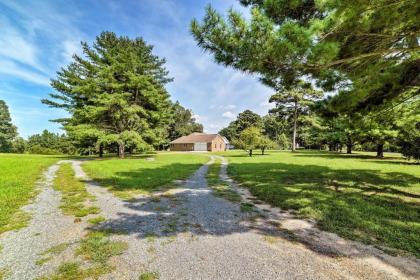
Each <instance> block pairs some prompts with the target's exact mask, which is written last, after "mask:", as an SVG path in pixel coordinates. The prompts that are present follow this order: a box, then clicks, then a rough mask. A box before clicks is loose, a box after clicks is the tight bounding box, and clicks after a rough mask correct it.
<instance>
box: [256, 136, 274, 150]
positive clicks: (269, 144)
mask: <svg viewBox="0 0 420 280" xmlns="http://www.w3.org/2000/svg"><path fill="white" fill-rule="evenodd" d="M277 146H278V145H277V143H276V142H274V141H273V140H271V139H270V138H268V137H267V136H265V135H261V136H260V140H259V143H258V148H259V149H261V154H262V155H264V153H265V150H267V149H274V148H276V147H277Z"/></svg>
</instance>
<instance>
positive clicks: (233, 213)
mask: <svg viewBox="0 0 420 280" xmlns="http://www.w3.org/2000/svg"><path fill="white" fill-rule="evenodd" d="M196 167H197V165H194V164H191V165H189V164H171V165H167V166H164V167H160V168H155V169H142V170H137V171H130V172H120V173H118V174H117V176H118V186H119V187H118V188H119V189H120V190H129V189H137V188H142V182H143V183H144V182H147V183H148V184H149V186H156V187H158V186H160V185H162V184H161V183H162V180H163V181H166V180H167V179H168V176H172V175H171V174H172V173H173V172H178V173H179V170H181V169H182V170H190V169H195V168H196ZM207 169H208V166H202V167H201V168H200V169H199V170H198V171H197V172H196V173H195V175H194V176H193V177H191V178H189V179H188V180H187V181H186V184H185V186H183V187H182V188H181V189H179V190H178V191H176V192H174V193H169V194H160V195H157V196H156V197H152V198H149V197H140V198H136V199H132V200H128V201H124V202H122V203H123V204H124V208H125V209H126V211H124V212H119V213H118V215H117V217H115V218H113V219H110V220H107V221H105V222H104V223H101V224H100V225H97V226H95V227H94V228H95V229H100V230H111V231H119V232H122V233H125V234H130V235H134V236H136V237H138V238H139V239H154V238H162V237H166V238H168V237H169V238H170V237H173V238H175V237H176V236H177V235H179V234H190V235H215V236H223V235H230V234H234V233H243V232H248V231H250V230H252V231H258V232H259V233H260V234H263V235H268V236H273V237H280V238H285V239H288V240H291V241H294V242H299V243H301V244H303V245H305V246H306V247H307V248H309V249H311V250H313V251H315V252H317V253H319V254H323V255H327V256H333V257H334V256H343V253H342V252H341V251H337V250H336V248H337V247H340V246H342V244H339V243H334V244H328V245H325V244H323V246H320V244H319V242H317V241H316V238H315V239H314V240H308V239H306V238H304V239H302V238H299V237H297V235H295V232H293V231H288V230H284V229H283V230H279V229H278V228H276V227H274V228H273V227H270V226H268V225H258V226H254V227H250V226H249V224H248V225H246V224H243V223H241V221H244V220H247V219H249V218H253V217H257V216H258V215H259V214H257V213H255V212H251V213H243V212H241V210H240V208H241V207H240V204H232V203H230V202H227V201H225V200H223V199H219V198H215V197H214V196H213V195H212V194H211V191H210V190H209V189H208V188H207V186H206V184H205V182H204V183H203V180H202V178H203V177H204V176H205V174H206V172H207ZM229 170H230V173H231V174H232V175H233V177H234V178H236V179H237V180H238V181H240V182H242V183H243V184H244V185H245V186H246V187H248V188H249V189H250V190H251V192H252V193H253V194H254V195H255V196H256V197H258V198H259V199H261V200H263V201H266V202H269V203H270V204H272V205H274V206H278V207H280V208H283V209H292V210H295V211H296V212H297V214H298V215H300V216H302V217H311V218H314V219H316V220H317V222H318V225H319V226H320V228H321V229H324V230H326V231H330V232H334V233H337V234H338V235H340V236H342V237H345V238H349V239H356V240H360V241H363V242H364V243H368V244H373V245H385V246H388V247H390V248H395V249H398V250H401V251H400V253H401V252H410V253H412V254H413V255H415V256H417V257H419V256H420V254H419V252H420V228H419V226H418V225H419V221H420V204H419V202H420V201H419V195H417V194H415V193H410V192H406V191H403V190H401V189H396V188H394V186H395V185H398V186H400V187H409V186H410V185H412V184H416V183H418V182H419V178H418V177H415V176H412V175H408V174H404V173H399V172H393V173H385V174H384V173H381V172H380V170H363V169H349V170H333V169H330V168H328V167H322V166H316V165H295V164H285V163H278V162H276V163H261V162H259V163H237V164H236V163H231V164H230V165H229ZM156 177H157V178H159V179H156ZM164 179H165V180H164ZM114 180H116V179H107V180H99V183H101V184H105V185H107V184H115V181H114ZM150 182H153V183H154V184H150ZM151 189H153V187H151V188H147V190H151ZM309 231H311V229H309ZM311 235H313V236H315V237H316V235H317V233H316V231H315V230H314V231H313V232H310V233H309V236H311ZM168 242H170V241H168ZM333 242H337V241H336V240H334V239H332V240H331V243H333ZM372 254H374V255H375V254H376V253H372V252H370V251H365V250H356V251H351V252H349V253H348V254H346V256H347V257H352V258H363V257H369V256H372ZM375 256H378V255H375ZM379 257H380V256H379ZM384 261H385V262H388V263H389V264H390V265H393V266H394V267H395V268H397V269H399V270H400V271H402V272H403V273H406V274H408V275H413V272H412V271H406V270H405V269H404V267H402V266H401V264H398V262H394V261H393V260H390V259H387V260H384ZM416 275H417V274H416Z"/></svg>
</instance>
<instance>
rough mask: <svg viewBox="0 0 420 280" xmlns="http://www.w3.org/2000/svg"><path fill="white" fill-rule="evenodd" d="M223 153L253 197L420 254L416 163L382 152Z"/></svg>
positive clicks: (367, 240)
mask: <svg viewBox="0 0 420 280" xmlns="http://www.w3.org/2000/svg"><path fill="white" fill-rule="evenodd" d="M268 154H269V155H265V156H260V155H256V156H254V157H252V158H251V157H248V156H247V155H246V153H245V152H239V151H232V152H226V153H223V155H224V156H226V158H228V160H229V162H230V164H229V167H228V172H229V174H230V175H231V176H232V177H233V178H234V179H236V180H237V181H239V182H240V183H242V184H243V185H244V186H246V187H248V188H249V189H250V190H251V192H252V193H253V194H254V195H255V196H257V197H258V198H259V199H262V200H264V201H267V202H269V203H270V204H272V205H274V206H278V207H281V208H284V209H293V210H295V211H296V212H297V214H298V215H300V216H302V217H308V218H313V219H315V220H316V221H317V222H318V224H319V226H320V227H321V228H322V229H324V230H327V231H331V232H335V233H337V234H339V235H341V236H343V237H346V238H350V239H356V240H360V241H363V242H365V243H369V244H375V245H385V246H386V247H389V248H394V249H397V252H400V253H403V252H411V253H412V254H414V255H416V256H417V257H420V166H419V165H415V164H413V163H410V162H407V161H404V160H402V159H401V158H400V157H399V156H396V155H395V154H394V155H393V156H394V157H390V156H389V155H388V157H387V158H385V159H376V158H375V157H374V156H373V153H372V154H370V153H360V154H354V155H346V154H335V153H326V152H317V151H299V152H296V153H291V152H268Z"/></svg>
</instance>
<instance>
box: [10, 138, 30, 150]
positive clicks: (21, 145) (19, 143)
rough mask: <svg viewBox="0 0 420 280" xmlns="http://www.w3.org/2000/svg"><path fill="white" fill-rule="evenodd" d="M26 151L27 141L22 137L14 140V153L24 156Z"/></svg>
mask: <svg viewBox="0 0 420 280" xmlns="http://www.w3.org/2000/svg"><path fill="white" fill-rule="evenodd" d="M26 149H27V144H26V141H25V139H23V138H22V137H16V138H15V139H13V142H12V152H13V153H17V154H23V153H25V151H26Z"/></svg>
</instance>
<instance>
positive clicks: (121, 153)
mask: <svg viewBox="0 0 420 280" xmlns="http://www.w3.org/2000/svg"><path fill="white" fill-rule="evenodd" d="M118 156H119V157H120V158H124V156H125V144H123V143H121V144H118Z"/></svg>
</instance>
